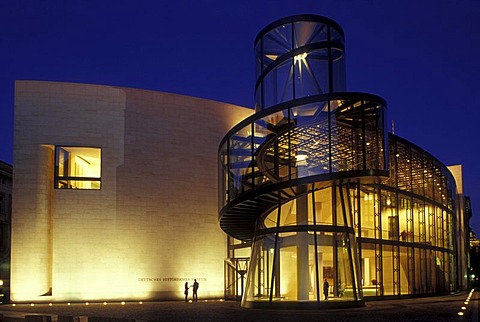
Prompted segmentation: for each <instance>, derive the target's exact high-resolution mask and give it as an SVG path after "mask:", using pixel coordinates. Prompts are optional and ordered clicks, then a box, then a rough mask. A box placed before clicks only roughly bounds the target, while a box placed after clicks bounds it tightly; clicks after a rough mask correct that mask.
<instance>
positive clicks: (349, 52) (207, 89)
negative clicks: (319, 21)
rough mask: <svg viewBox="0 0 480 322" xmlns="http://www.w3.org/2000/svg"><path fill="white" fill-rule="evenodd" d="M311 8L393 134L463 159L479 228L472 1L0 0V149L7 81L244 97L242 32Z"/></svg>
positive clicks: (350, 83) (247, 90) (355, 85)
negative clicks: (335, 26)
mask: <svg viewBox="0 0 480 322" xmlns="http://www.w3.org/2000/svg"><path fill="white" fill-rule="evenodd" d="M296 14H318V15H323V16H326V17H329V18H331V19H333V20H335V21H336V22H337V23H339V24H340V25H341V26H342V28H343V30H344V31H345V39H346V63H347V88H348V90H349V91H358V92H367V93H372V94H375V95H378V96H381V97H383V98H385V99H386V101H387V103H388V124H389V128H390V124H391V120H392V119H393V120H394V122H395V134H397V135H399V136H401V137H403V138H405V139H407V140H409V141H412V142H413V143H415V144H416V145H418V146H420V147H422V148H424V149H425V150H427V151H428V152H430V153H431V154H432V155H434V156H435V157H437V158H438V159H439V160H440V161H442V162H443V163H444V164H447V165H453V164H462V165H463V174H464V190H465V194H466V195H468V196H470V197H471V201H472V208H473V213H474V218H473V220H472V221H471V226H472V228H473V229H474V231H475V232H476V233H477V235H480V165H479V164H480V162H479V161H478V160H479V159H480V144H479V142H478V139H479V137H480V136H479V130H480V99H479V97H480V0H470V1H468V0H465V1H453V0H452V1H446V0H445V1H426V0H421V1H418V0H416V1H409V0H402V1H390V0H389V1H385V0H382V1H373V0H370V1H342V0H332V1H329V0H328V1H327V0H321V1H320V0H311V1H307V0H290V1H283V0H282V1H273V0H271V1H261V0H241V1H240V0H239V1H227V0H223V1H217V0H211V1H200V0H197V1H194V0H192V1H183V0H176V1H161V0H151V1H146V0H131V1H122V0H110V1H102V0H83V1H82V0H37V1H33V0H30V1H26V0H0V160H3V161H5V162H7V163H12V161H13V156H12V149H13V148H12V146H13V129H12V128H13V105H14V99H13V92H14V80H17V79H18V80H22V79H23V80H25V79H28V80H48V81H60V82H81V83H93V84H105V85H115V86H124V87H133V88H143V89H150V90H156V91H164V92H172V93H179V94H184V95H189V96H196V97H202V98H208V99H212V100H216V101H223V102H228V103H233V104H237V105H242V106H247V107H253V89H254V81H255V80H254V56H253V42H254V39H255V36H256V35H257V33H258V32H259V31H260V30H261V29H262V28H263V27H265V26H266V25H268V24H269V23H270V22H273V21H275V20H277V19H279V18H283V17H286V16H290V15H296Z"/></svg>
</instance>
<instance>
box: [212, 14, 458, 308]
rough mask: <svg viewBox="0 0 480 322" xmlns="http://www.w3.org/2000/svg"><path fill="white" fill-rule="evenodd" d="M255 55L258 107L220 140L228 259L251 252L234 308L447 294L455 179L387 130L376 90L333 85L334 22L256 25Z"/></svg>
mask: <svg viewBox="0 0 480 322" xmlns="http://www.w3.org/2000/svg"><path fill="white" fill-rule="evenodd" d="M255 55H256V71H257V73H256V75H257V83H256V108H257V113H256V114H254V115H252V116H251V117H249V118H247V119H245V120H244V121H242V122H241V123H240V124H238V125H237V126H235V127H234V128H233V129H232V130H231V131H229V133H227V135H226V136H225V137H224V139H223V140H222V142H221V144H220V148H219V161H220V167H219V169H220V173H219V209H220V211H219V221H220V226H221V228H222V229H223V230H224V231H225V232H226V233H227V234H228V235H229V236H230V237H231V238H229V240H230V241H231V244H230V246H231V247H230V246H229V256H230V257H232V258H230V259H229V260H230V262H232V263H233V262H235V258H234V257H235V256H236V255H240V256H243V258H242V260H244V259H245V257H244V256H245V252H244V251H242V250H245V249H250V247H251V249H252V253H251V256H250V258H248V261H249V263H250V266H249V268H248V269H247V270H245V269H242V270H241V273H238V274H240V276H241V280H242V292H243V290H244V288H243V285H244V284H243V282H244V279H243V278H244V276H245V275H246V276H247V279H246V283H245V290H244V293H243V298H242V305H243V306H246V307H279V308H281V307H297V308H299V307H302V308H303V307H312V308H320V307H338V306H356V305H361V304H362V303H363V302H362V300H363V298H364V297H382V296H389V295H392V296H399V295H414V294H432V293H435V294H442V293H445V292H451V291H455V290H457V289H458V281H459V277H458V273H457V271H456V270H457V266H456V261H457V254H456V248H455V245H456V240H457V236H456V235H455V234H456V231H457V227H456V226H457V223H456V213H457V212H456V211H457V210H456V208H455V207H456V198H457V197H456V195H455V194H456V187H455V181H454V179H453V176H452V174H451V173H450V172H449V170H448V169H447V168H446V167H445V166H444V165H443V164H442V163H441V162H439V161H438V160H437V159H436V158H434V157H433V156H431V155H430V154H428V153H427V152H425V151H424V150H422V149H421V148H419V147H417V146H415V145H414V144H412V143H410V142H408V141H406V140H404V139H401V138H399V137H397V136H395V135H392V134H389V135H387V132H386V128H385V112H386V103H385V101H384V100H383V99H381V98H379V97H377V96H374V95H370V94H363V93H348V92H342V91H343V90H344V89H345V76H344V72H345V69H344V43H343V31H342V30H341V28H340V27H339V26H338V25H337V24H336V23H334V22H333V21H331V20H329V19H326V18H323V17H318V16H295V17H290V18H286V19H282V20H280V21H277V22H274V23H272V24H271V25H269V26H267V27H266V28H265V29H264V30H263V31H262V32H260V34H259V36H258V37H257V39H256V42H255ZM232 237H233V238H232ZM231 267H233V266H231Z"/></svg>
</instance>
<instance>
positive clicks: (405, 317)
mask: <svg viewBox="0 0 480 322" xmlns="http://www.w3.org/2000/svg"><path fill="white" fill-rule="evenodd" d="M470 294H471V295H470ZM469 295H470V299H469V300H468V301H467V298H468V296H469ZM479 301H480V291H478V290H477V291H475V292H471V293H470V292H463V293H459V294H453V295H448V296H437V297H425V298H412V299H396V300H381V301H368V302H366V306H365V307H362V308H352V309H324V310H303V311H302V310H269V309H245V308H241V307H240V303H239V302H233V301H212V300H209V301H202V300H199V302H194V303H185V302H183V301H169V302H144V303H142V304H140V303H138V302H126V303H124V304H123V305H122V304H121V303H106V304H104V303H88V305H86V304H85V303H72V304H71V305H67V304H55V303H53V304H52V305H51V306H50V305H49V304H48V303H46V304H35V305H34V306H31V305H30V304H16V305H15V306H12V304H4V305H0V314H2V315H3V320H4V321H12V322H19V321H23V320H24V319H25V316H26V315H32V314H39V315H49V316H51V320H52V321H58V322H61V321H66V320H65V318H64V317H68V318H67V319H70V320H69V321H72V322H87V321H89V322H91V321H96V322H127V321H126V320H131V321H132V320H136V321H137V322H140V321H168V322H170V321H172V322H176V321H228V322H236V321H241V322H245V321H247V322H248V321H251V322H254V321H255V322H256V321H280V322H282V321H306V322H309V321H333V322H336V321H369V322H375V321H392V322H396V321H409V322H412V321H432V322H433V321H436V322H437V321H457V322H463V321H472V322H478V309H479ZM465 303H467V304H465ZM462 307H464V309H462ZM459 312H463V313H464V315H463V316H461V315H459ZM99 318H101V319H99ZM29 319H30V318H29ZM120 319H122V320H120ZM131 321H129V322H131Z"/></svg>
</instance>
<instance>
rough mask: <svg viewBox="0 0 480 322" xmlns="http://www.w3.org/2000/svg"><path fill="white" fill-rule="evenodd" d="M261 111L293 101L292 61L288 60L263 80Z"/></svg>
mask: <svg viewBox="0 0 480 322" xmlns="http://www.w3.org/2000/svg"><path fill="white" fill-rule="evenodd" d="M263 98H264V101H263V103H264V105H263V109H265V108H268V107H270V106H273V105H277V104H280V103H282V102H285V101H289V100H291V99H293V98H294V97H293V70H292V60H291V59H288V60H286V61H285V62H283V63H282V64H281V65H280V66H277V67H276V68H275V69H274V70H272V71H270V72H269V73H268V74H267V75H266V76H265V78H264V80H263Z"/></svg>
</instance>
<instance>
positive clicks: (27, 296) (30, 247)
mask: <svg viewBox="0 0 480 322" xmlns="http://www.w3.org/2000/svg"><path fill="white" fill-rule="evenodd" d="M251 113H252V110H250V109H247V108H243V107H239V106H234V105H230V104H225V103H220V102H214V101H209V100H203V99H199V98H193V97H186V96H181V95H175V94H167V93H160V92H153V91H145V90H137V89H128V88H120V87H112V86H98V85H87V84H72V83H55V82H36V81H17V82H16V89H15V138H14V165H15V166H14V173H15V178H14V194H13V195H14V197H13V216H12V217H13V222H12V273H11V299H12V301H67V300H68V301H76V300H78V301H83V300H90V301H93V300H149V299H180V298H183V296H184V295H183V287H184V283H185V281H188V282H189V283H192V282H193V279H194V278H196V279H197V280H199V282H200V289H199V297H204V298H213V297H221V296H223V259H224V257H225V254H226V249H225V247H226V242H225V235H224V234H223V233H222V231H221V230H220V228H219V227H218V222H217V196H218V192H217V177H218V174H217V159H216V155H217V150H216V149H217V146H218V143H219V141H220V139H221V138H222V136H223V135H224V133H225V132H226V131H228V130H229V129H230V128H231V127H233V125H234V124H236V123H238V122H239V121H240V120H242V119H244V118H245V117H247V116H249V115H250V114H251ZM71 146H73V147H93V148H100V149H101V177H100V181H101V188H100V189H96V190H89V189H74V187H75V185H74V186H70V185H64V186H63V189H57V188H56V187H58V186H57V185H56V184H54V179H55V176H56V175H57V179H58V173H57V172H58V158H57V159H56V158H55V151H56V149H55V147H57V157H58V147H71ZM85 162H87V160H86V161H85ZM56 165H57V168H56V167H55V166H56ZM70 179H72V178H70ZM81 180H83V178H81ZM54 187H55V188H54ZM80 187H81V186H80ZM190 281H191V282H190Z"/></svg>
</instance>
